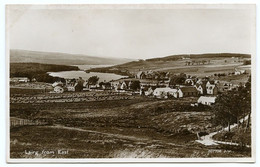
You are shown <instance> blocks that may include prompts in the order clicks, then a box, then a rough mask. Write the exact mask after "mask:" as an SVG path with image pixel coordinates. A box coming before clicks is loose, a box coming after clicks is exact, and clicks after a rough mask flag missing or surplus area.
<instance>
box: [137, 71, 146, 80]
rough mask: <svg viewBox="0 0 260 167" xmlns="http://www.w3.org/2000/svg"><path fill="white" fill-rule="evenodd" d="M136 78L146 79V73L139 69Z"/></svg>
mask: <svg viewBox="0 0 260 167" xmlns="http://www.w3.org/2000/svg"><path fill="white" fill-rule="evenodd" d="M135 78H136V79H145V73H144V72H143V71H139V72H138V73H137V74H136V76H135Z"/></svg>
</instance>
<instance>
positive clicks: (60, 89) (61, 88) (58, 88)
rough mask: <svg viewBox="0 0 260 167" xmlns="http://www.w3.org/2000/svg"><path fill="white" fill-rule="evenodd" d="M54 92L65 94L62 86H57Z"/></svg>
mask: <svg viewBox="0 0 260 167" xmlns="http://www.w3.org/2000/svg"><path fill="white" fill-rule="evenodd" d="M54 92H55V93H63V92H64V89H63V87H61V86H55V87H54Z"/></svg>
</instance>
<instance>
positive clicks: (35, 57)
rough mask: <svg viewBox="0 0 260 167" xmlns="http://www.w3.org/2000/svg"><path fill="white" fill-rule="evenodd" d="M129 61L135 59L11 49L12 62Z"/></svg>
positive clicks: (82, 62)
mask: <svg viewBox="0 0 260 167" xmlns="http://www.w3.org/2000/svg"><path fill="white" fill-rule="evenodd" d="M129 61H133V59H124V58H104V57H94V56H87V55H80V54H66V53H56V52H39V51H27V50H10V63H41V64H60V65H114V64H122V63H126V62H129Z"/></svg>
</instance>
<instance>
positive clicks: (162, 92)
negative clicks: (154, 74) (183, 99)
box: [153, 88, 177, 98]
mask: <svg viewBox="0 0 260 167" xmlns="http://www.w3.org/2000/svg"><path fill="white" fill-rule="evenodd" d="M176 93H177V89H172V88H156V89H155V90H154V91H153V95H154V96H155V97H158V98H168V95H172V96H174V97H175V96H176V95H175V94H176Z"/></svg>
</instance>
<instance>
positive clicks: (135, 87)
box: [130, 81, 140, 90]
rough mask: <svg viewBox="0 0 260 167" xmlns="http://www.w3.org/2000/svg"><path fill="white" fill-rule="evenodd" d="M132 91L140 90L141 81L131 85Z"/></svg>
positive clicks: (133, 82)
mask: <svg viewBox="0 0 260 167" xmlns="http://www.w3.org/2000/svg"><path fill="white" fill-rule="evenodd" d="M130 89H132V90H138V89H140V81H132V83H131V84H130Z"/></svg>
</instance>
